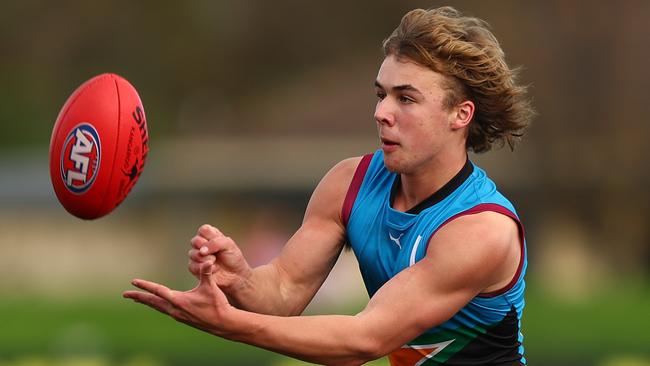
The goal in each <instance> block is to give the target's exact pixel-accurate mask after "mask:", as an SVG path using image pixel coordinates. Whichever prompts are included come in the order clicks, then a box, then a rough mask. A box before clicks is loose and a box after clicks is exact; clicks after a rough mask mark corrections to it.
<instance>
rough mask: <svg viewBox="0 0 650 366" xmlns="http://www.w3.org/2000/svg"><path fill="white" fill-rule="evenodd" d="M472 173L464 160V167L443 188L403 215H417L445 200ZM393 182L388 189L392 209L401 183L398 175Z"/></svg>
mask: <svg viewBox="0 0 650 366" xmlns="http://www.w3.org/2000/svg"><path fill="white" fill-rule="evenodd" d="M473 172H474V164H472V162H471V161H470V160H469V158H467V159H466V160H465V165H463V167H462V168H461V169H460V171H459V172H458V173H456V175H455V176H454V177H453V178H451V179H450V180H449V182H447V183H445V185H444V186H442V187H441V188H440V189H439V190H437V191H435V192H434V193H433V194H432V195H430V196H429V197H427V198H426V199H425V200H423V201H422V202H420V203H418V204H416V205H415V206H413V207H412V208H410V209H409V210H407V211H405V213H408V214H412V215H417V214H419V213H420V212H422V211H424V210H426V209H427V208H429V207H431V206H433V205H435V204H436V203H438V202H440V201H442V200H444V199H445V198H447V197H448V196H449V195H450V194H452V192H454V191H455V190H456V189H457V188H458V187H460V186H461V185H462V184H463V183H464V182H465V181H466V180H467V178H469V176H470V175H472V173H473ZM395 175H396V177H395V180H394V181H393V185H392V187H391V189H390V198H389V205H390V207H391V208H392V207H393V203H394V202H395V195H396V194H397V189H398V188H399V186H400V183H401V181H402V179H401V175H400V174H395Z"/></svg>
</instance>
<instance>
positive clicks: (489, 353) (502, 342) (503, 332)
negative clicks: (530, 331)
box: [445, 307, 524, 366]
mask: <svg viewBox="0 0 650 366" xmlns="http://www.w3.org/2000/svg"><path fill="white" fill-rule="evenodd" d="M518 335H519V319H517V312H516V311H515V308H514V307H511V308H510V311H509V312H508V314H506V316H505V317H504V318H503V320H502V321H501V322H499V323H498V324H497V325H495V326H494V327H492V328H489V329H487V332H486V333H485V334H481V335H479V336H478V337H476V338H475V339H474V340H472V341H471V342H470V343H468V344H467V346H465V347H464V348H463V349H462V350H461V351H459V352H458V353H456V354H455V355H453V356H451V357H450V358H449V359H448V360H447V362H445V365H456V366H470V365H485V366H488V365H489V366H523V365H524V364H523V363H522V360H521V359H522V355H520V354H519V346H521V343H520V342H519V340H518Z"/></svg>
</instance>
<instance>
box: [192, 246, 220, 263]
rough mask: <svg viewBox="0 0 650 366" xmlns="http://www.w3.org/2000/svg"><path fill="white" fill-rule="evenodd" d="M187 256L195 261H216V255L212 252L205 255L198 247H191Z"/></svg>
mask: <svg viewBox="0 0 650 366" xmlns="http://www.w3.org/2000/svg"><path fill="white" fill-rule="evenodd" d="M187 256H188V257H189V258H190V260H192V261H195V262H215V261H216V257H215V256H214V255H212V254H207V255H204V254H203V253H201V251H199V250H197V249H190V250H189V251H188V252H187Z"/></svg>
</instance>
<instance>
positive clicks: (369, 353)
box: [343, 337, 387, 366]
mask: <svg viewBox="0 0 650 366" xmlns="http://www.w3.org/2000/svg"><path fill="white" fill-rule="evenodd" d="M350 346H352V347H351V350H350V351H351V354H353V357H352V358H351V359H350V360H349V362H345V363H344V364H343V365H345V366H356V365H363V364H365V363H366V362H369V361H372V360H376V359H378V358H380V357H382V356H384V355H385V354H386V353H387V352H386V351H385V350H384V347H383V346H382V342H380V341H379V340H378V339H376V338H375V337H359V338H358V339H356V340H355V341H354V342H353V344H351V345H350Z"/></svg>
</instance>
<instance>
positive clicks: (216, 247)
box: [197, 236, 235, 256]
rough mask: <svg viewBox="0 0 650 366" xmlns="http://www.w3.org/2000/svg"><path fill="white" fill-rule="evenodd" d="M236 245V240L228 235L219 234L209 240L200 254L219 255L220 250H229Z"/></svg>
mask: <svg viewBox="0 0 650 366" xmlns="http://www.w3.org/2000/svg"><path fill="white" fill-rule="evenodd" d="M234 245H235V242H234V241H233V240H232V239H231V238H229V237H227V236H218V237H214V238H212V239H210V240H208V241H207V242H206V243H204V244H203V246H201V247H200V248H197V249H198V250H199V254H200V255H203V256H205V255H209V254H213V255H217V254H218V253H219V252H221V251H224V250H229V249H230V248H232V247H233V246H234Z"/></svg>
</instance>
